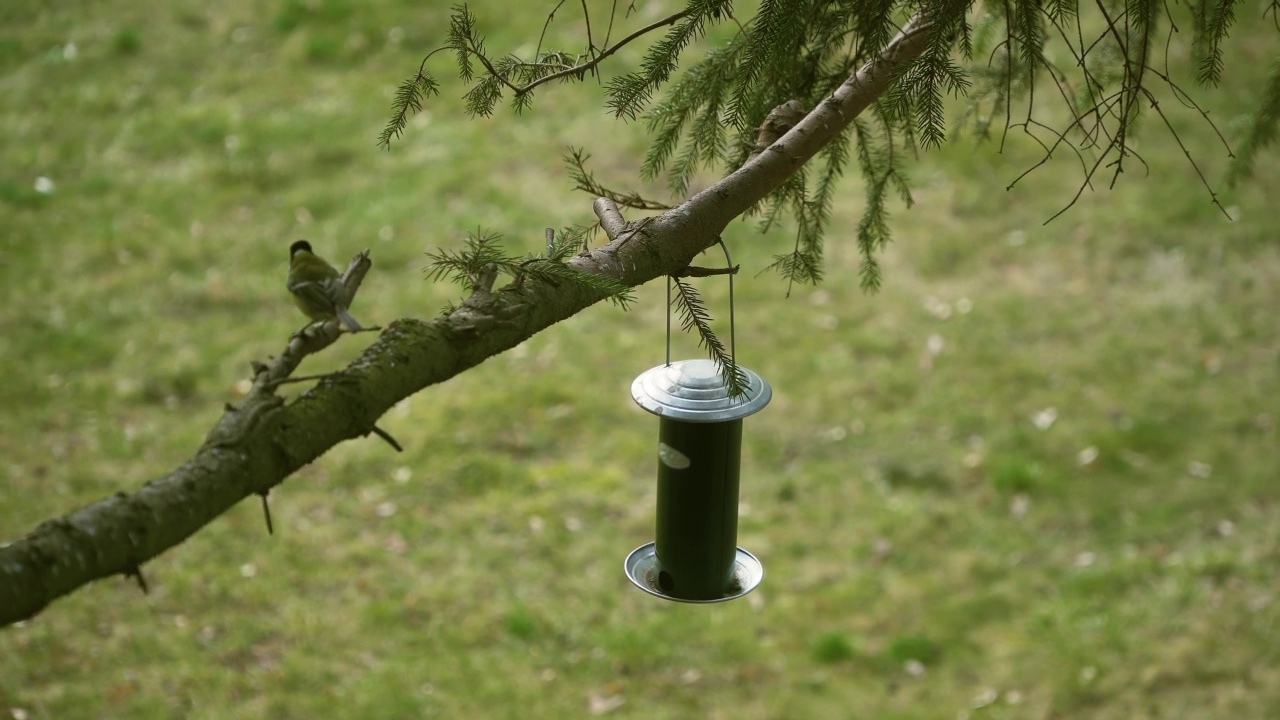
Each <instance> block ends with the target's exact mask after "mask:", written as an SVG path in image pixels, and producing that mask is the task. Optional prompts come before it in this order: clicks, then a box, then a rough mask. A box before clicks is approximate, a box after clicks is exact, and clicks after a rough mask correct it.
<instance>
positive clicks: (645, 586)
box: [624, 253, 772, 603]
mask: <svg viewBox="0 0 1280 720" xmlns="http://www.w3.org/2000/svg"><path fill="white" fill-rule="evenodd" d="M726 254H727V253H726ZM732 288H733V285H732V276H730V293H729V298H730V322H731V323H732V307H733V290H732ZM731 327H732V325H731ZM668 328H669V325H668ZM669 332H670V331H669V330H668V333H669ZM730 332H731V333H732V330H731V331H730ZM669 339H670V335H669V334H668V340H669ZM739 370H741V371H742V375H743V376H745V378H746V383H745V384H744V385H743V391H744V392H743V393H741V394H739V395H736V396H732V395H731V394H730V392H729V388H728V387H727V386H726V384H725V382H724V380H723V379H722V377H721V374H720V366H719V365H718V364H717V363H716V362H714V361H712V360H701V359H699V360H683V361H679V362H674V363H673V362H671V361H670V343H669V342H668V361H667V363H665V364H663V365H659V366H657V367H654V368H651V369H649V370H648V371H646V372H644V373H642V374H641V375H640V376H639V377H637V378H636V379H635V381H634V382H632V384H631V397H632V398H633V399H635V401H636V403H638V404H639V405H640V407H642V408H644V409H645V410H647V411H649V412H651V413H653V414H654V415H657V416H658V418H659V419H658V453H657V454H658V501H657V531H656V539H655V541H654V542H651V543H647V544H645V545H642V546H640V547H638V548H636V549H635V550H634V551H633V552H632V553H631V554H630V555H628V556H627V559H626V562H625V564H624V567H625V569H626V573H627V577H629V578H630V579H631V582H632V583H634V584H635V585H636V586H637V587H639V588H640V589H641V590H644V591H645V592H647V593H650V594H652V595H656V596H658V597H660V598H665V599H667V600H675V601H678V602H690V603H712V602H721V601H724V600H732V599H734V598H738V597H742V596H743V595H746V594H747V593H749V592H751V591H752V590H753V589H755V587H756V586H757V585H759V584H760V581H761V580H762V579H763V578H764V566H762V565H761V564H760V561H759V560H757V559H756V557H755V556H754V555H752V554H751V553H749V552H747V551H746V550H743V549H742V548H740V547H738V476H739V469H740V467H741V450H742V420H743V418H745V417H747V416H748V415H751V414H753V413H756V412H759V411H760V410H761V409H763V408H764V406H765V405H767V404H768V403H769V399H770V398H771V397H772V390H771V389H770V388H769V384H768V383H767V382H765V381H764V379H762V378H761V377H760V376H759V375H757V374H755V373H754V372H752V371H750V370H748V369H746V368H744V367H741V366H739Z"/></svg>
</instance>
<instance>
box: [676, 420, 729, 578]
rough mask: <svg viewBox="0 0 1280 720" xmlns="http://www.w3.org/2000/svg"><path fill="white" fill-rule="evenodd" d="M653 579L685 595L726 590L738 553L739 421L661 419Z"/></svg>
mask: <svg viewBox="0 0 1280 720" xmlns="http://www.w3.org/2000/svg"><path fill="white" fill-rule="evenodd" d="M658 440H659V444H658V512H657V516H658V517H657V539H656V545H657V555H658V564H659V566H660V570H659V573H658V586H659V587H661V588H662V590H663V591H665V592H667V593H668V594H671V595H677V596H679V597H682V598H686V599H689V600H710V599H718V598H720V597H723V596H724V594H725V592H726V590H727V589H729V587H730V586H731V585H732V582H733V570H734V560H735V559H736V558H737V554H738V470H739V467H740V462H739V458H740V456H741V451H742V421H741V420H731V421H729V422H721V423H691V422H683V421H680V420H672V419H670V418H662V420H661V421H660V422H659V424H658Z"/></svg>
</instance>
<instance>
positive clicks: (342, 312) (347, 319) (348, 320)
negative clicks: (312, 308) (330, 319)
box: [338, 307, 363, 332]
mask: <svg viewBox="0 0 1280 720" xmlns="http://www.w3.org/2000/svg"><path fill="white" fill-rule="evenodd" d="M338 319H339V320H341V321H342V324H343V325H345V326H346V328H347V330H350V331H351V332H355V331H357V330H362V329H363V328H361V327H360V323H358V322H356V319H355V318H353V317H351V313H349V312H347V309H346V308H344V307H339V308H338Z"/></svg>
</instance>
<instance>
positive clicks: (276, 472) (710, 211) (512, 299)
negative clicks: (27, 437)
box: [0, 18, 929, 626]
mask: <svg viewBox="0 0 1280 720" xmlns="http://www.w3.org/2000/svg"><path fill="white" fill-rule="evenodd" d="M928 30H929V25H928V23H926V22H923V21H921V20H920V19H919V18H915V19H913V20H912V21H911V22H909V23H907V25H906V26H904V28H903V30H902V31H901V32H900V33H899V34H898V35H897V36H896V37H895V38H894V39H893V40H892V41H890V43H889V44H888V46H887V47H886V48H885V49H884V50H883V51H882V52H881V53H880V54H879V55H878V56H877V57H875V58H873V59H872V60H870V61H868V62H867V63H866V64H865V65H864V66H863V67H862V68H861V69H859V70H858V72H857V73H855V74H854V76H853V77H851V78H849V79H848V80H847V81H846V82H845V83H844V84H843V85H842V86H841V87H840V88H839V89H838V90H837V91H836V92H835V93H834V94H832V95H831V96H830V97H829V98H827V100H825V101H824V102H822V103H820V104H819V105H818V107H816V108H815V109H814V110H813V111H812V112H810V113H809V114H808V115H807V116H806V117H805V118H804V119H803V120H801V121H800V122H798V123H796V125H795V127H793V128H792V129H791V130H790V131H788V132H787V133H786V134H785V135H783V136H782V137H781V138H779V139H778V141H777V142H775V143H774V144H773V145H772V146H771V147H770V151H768V152H763V153H761V154H760V155H758V156H757V157H755V158H754V159H752V160H751V161H749V162H747V163H746V164H745V165H743V166H742V167H741V168H739V169H738V170H737V171H735V172H734V173H732V174H731V175H729V176H728V177H725V178H724V179H722V180H720V181H719V182H717V183H716V184H714V185H712V186H711V187H709V188H707V189H706V190H704V191H702V192H700V193H698V194H697V195H696V196H694V197H693V198H691V199H689V200H688V201H687V202H685V203H684V204H683V205H681V206H679V207H677V208H674V209H672V210H669V211H667V212H665V213H663V214H662V215H658V216H655V217H652V218H645V219H644V220H643V221H641V222H639V223H627V222H625V221H624V220H623V219H622V216H621V214H620V213H618V211H617V207H616V205H615V206H613V207H612V208H610V207H609V205H612V203H608V201H605V203H608V204H603V203H601V202H600V201H597V204H596V210H597V213H598V214H599V215H600V218H601V221H602V222H601V224H602V226H603V227H604V229H605V232H606V233H607V234H608V235H609V238H610V240H611V242H609V243H608V244H606V245H604V246H602V247H600V248H597V249H596V250H594V251H591V252H589V253H584V254H582V255H579V256H576V257H574V258H572V259H571V260H569V261H568V262H567V265H568V266H569V267H571V268H573V269H575V270H577V271H580V272H585V273H598V274H604V275H608V276H610V277H613V278H615V279H616V280H618V281H620V282H621V283H623V284H625V285H627V286H631V287H634V286H637V285H641V284H643V283H646V282H649V281H650V280H654V279H656V278H659V277H663V276H665V275H672V274H675V273H678V272H680V271H681V270H682V269H683V268H685V267H686V266H688V265H689V263H690V261H691V260H692V259H693V258H694V256H696V255H697V254H698V253H699V252H701V251H702V250H705V249H706V248H708V247H710V246H711V245H713V244H714V243H715V242H716V241H717V239H718V237H719V236H720V233H721V231H722V230H723V229H724V228H725V227H726V226H727V225H728V224H729V223H730V222H731V221H732V220H733V219H734V218H736V217H738V216H739V215H741V214H742V213H743V212H745V211H746V210H747V209H748V208H749V207H751V206H752V205H753V204H755V203H756V202H758V201H759V200H760V199H761V198H763V197H765V196H766V195H768V194H769V193H770V192H771V191H773V190H774V189H776V188H777V187H779V186H781V185H782V184H783V183H784V182H785V181H786V180H787V178H789V177H790V176H791V175H792V174H794V173H795V172H796V171H797V170H798V169H799V168H800V167H801V165H803V164H804V162H805V161H807V160H808V159H809V158H811V157H813V156H814V155H815V154H816V153H817V152H818V151H819V150H821V149H822V147H823V146H824V145H826V144H827V143H829V142H831V141H832V140H834V139H835V138H836V137H838V135H839V134H840V132H841V130H843V129H844V128H845V127H846V126H848V125H849V124H850V123H851V122H853V120H854V118H855V117H857V115H858V114H859V113H860V112H862V111H863V110H864V109H866V108H867V107H868V106H869V105H871V104H872V103H873V102H874V101H875V100H876V99H877V98H879V97H880V96H881V94H883V93H884V92H885V91H886V90H887V89H888V88H889V85H890V84H891V82H892V81H893V79H894V78H896V77H898V75H899V73H900V72H901V70H902V69H903V68H904V67H905V66H906V65H907V64H909V63H910V62H911V61H912V60H914V59H915V58H916V57H918V56H919V55H920V54H921V53H922V52H923V50H924V48H925V46H926V44H927V41H928ZM641 230H643V232H641ZM357 258H359V256H357ZM365 260H367V256H366V257H365ZM357 264H360V263H357ZM367 270H368V267H364V269H363V270H361V271H352V270H351V269H349V270H348V276H347V278H346V281H347V283H348V285H347V286H348V289H349V292H351V293H352V294H354V290H355V288H356V287H358V286H359V279H360V278H363V276H364V272H367ZM353 272H358V275H352V273H353ZM353 283H354V284H353ZM484 295H486V297H484V298H483V302H481V301H478V300H477V301H476V302H470V301H469V302H466V303H463V305H461V306H460V307H458V308H457V309H455V310H454V311H452V312H450V313H449V314H447V315H444V316H442V317H440V318H437V319H435V320H432V321H430V322H424V321H422V320H416V319H409V318H406V319H401V320H396V321H394V322H392V323H391V324H390V325H388V326H387V327H386V329H384V330H383V331H382V333H381V334H380V336H379V337H378V339H377V340H376V341H375V342H374V343H373V344H372V345H370V346H369V347H368V348H367V349H366V350H365V351H364V352H363V353H362V354H361V356H360V357H359V358H357V359H356V360H355V362H353V363H352V364H351V365H350V366H348V367H347V368H346V369H345V370H343V371H341V372H337V373H334V374H332V375H330V376H327V377H326V378H324V379H322V380H320V381H319V382H318V383H317V385H316V386H315V387H313V388H311V389H310V390H308V391H306V392H305V393H303V394H302V395H301V396H299V397H298V398H296V399H294V400H293V401H292V402H289V403H286V402H285V401H284V399H282V398H280V397H278V396H276V395H275V394H274V387H275V381H276V380H277V379H279V378H283V377H287V376H288V375H289V374H290V373H291V372H292V371H293V370H294V368H296V367H297V363H298V362H301V358H302V356H303V355H305V354H306V353H308V352H315V350H316V349H320V348H323V347H326V346H327V345H328V344H329V343H332V342H333V341H334V340H335V339H336V338H337V334H334V335H333V337H332V338H330V336H329V334H328V333H327V331H325V330H324V328H325V327H327V325H323V324H322V325H319V326H312V327H318V329H317V331H316V332H314V333H312V334H311V335H310V336H308V335H307V333H298V334H297V335H295V336H294V337H293V338H291V339H290V341H289V346H288V348H287V349H286V351H285V352H284V353H283V354H282V355H281V356H280V357H279V358H276V359H275V360H273V361H272V363H271V364H269V365H265V366H260V367H259V368H258V370H257V372H256V373H255V379H254V386H253V389H252V390H251V391H250V394H249V396H248V397H246V399H245V401H244V402H242V403H241V404H240V405H239V406H234V407H232V406H228V408H227V412H226V413H225V414H224V415H223V417H222V418H221V419H220V420H219V421H218V423H217V425H216V426H215V427H214V428H213V430H212V431H211V432H210V433H209V436H208V438H206V440H205V442H204V444H203V445H202V446H201V447H200V448H199V450H197V452H196V454H195V456H194V457H192V458H191V459H190V460H188V461H187V462H185V463H183V464H182V465H181V466H179V467H177V468H176V469H174V470H172V471H170V472H169V473H167V474H165V475H163V476H161V477H158V478H156V479H154V480H152V481H150V482H148V483H147V484H146V485H144V486H143V487H142V488H141V489H140V490H138V491H137V492H135V493H133V494H132V495H129V494H126V493H118V494H116V495H114V496H112V497H109V498H107V499H104V500H101V501H99V502H97V503H95V504H93V505H91V506H89V507H86V508H83V509H81V510H78V511H76V512H74V513H72V514H70V515H68V516H66V517H63V518H58V519H55V520H50V521H47V522H45V523H42V524H41V525H40V526H39V527H37V528H36V529H35V530H33V531H32V532H31V533H29V534H28V535H27V536H26V537H24V538H22V539H20V540H17V541H15V542H13V543H10V544H8V545H5V546H3V547H0V626H2V625H8V624H10V623H13V622H15V621H18V620H23V619H25V618H29V617H31V616H33V615H35V614H36V613H38V612H40V610H42V609H43V608H44V607H46V606H47V605H48V604H49V603H50V602H52V601H53V600H55V599H57V598H59V597H61V596H63V595H66V594H69V593H71V592H73V591H74V590H76V589H77V588H79V587H81V586H83V585H85V584H87V583H89V582H91V581H93V580H97V579H100V578H105V577H110V576H112V575H118V574H126V575H130V576H138V575H140V573H139V568H140V567H141V566H142V564H143V563H145V562H146V561H148V560H150V559H152V558H154V557H156V556H157V555H159V554H161V553H162V552H164V551H165V550H168V549H169V548H171V547H174V546H175V545H177V544H179V543H181V542H182V541H184V540H186V539H187V538H188V537H190V536H191V535H192V534H194V533H195V532H196V531H198V530H199V529H200V528H202V527H203V526H204V525H205V524H207V523H209V522H210V521H212V520H213V519H214V518H216V517H218V516H219V515H221V514H222V513H223V512H226V511H227V510H228V509H229V508H230V507H231V506H232V505H234V504H236V503H237V502H239V501H240V500H242V499H244V498H246V497H248V496H250V495H263V494H265V493H267V492H269V491H270V490H271V488H273V487H275V486H276V485H279V484H280V483H281V482H282V481H283V480H284V479H285V478H287V477H288V476H289V475H291V474H292V473H294V472H295V471H297V470H298V469H299V468H301V467H303V466H304V465H307V464H308V463H310V462H312V461H313V460H315V459H316V458H319V457H320V456H321V455H323V454H324V453H325V452H327V451H328V450H329V449H330V448H332V447H333V446H334V445H337V444H338V443H340V442H342V441H344V440H350V439H353V438H357V437H363V436H366V435H368V434H370V433H374V432H376V430H375V423H376V422H377V420H378V418H380V417H381V416H382V415H383V414H384V413H385V412H387V411H388V410H390V409H391V407H392V406H394V405H395V404H396V403H397V402H399V401H400V400H402V399H404V398H406V397H408V396H410V395H412V394H414V393H416V392H418V391H420V390H422V389H423V388H426V387H428V386H430V385H434V384H436V383H439V382H443V381H445V380H447V379H449V378H451V377H453V376H454V375H457V374H458V373H461V372H463V371H465V370H467V369H469V368H471V367H474V366H476V365H478V364H480V363H481V362H483V361H484V360H485V359H487V358H489V357H491V356H493V355H496V354H498V353H500V352H502V351H504V350H508V349H510V348H513V347H515V346H516V345H519V344H520V343H522V342H524V341H525V340H527V339H528V338H529V337H531V336H532V335H534V334H535V333H537V332H539V331H541V330H543V329H546V328H548V327H550V326H551V325H554V324H555V323H557V322H560V321H561V320H564V319H566V318H569V317H571V316H573V315H575V314H577V313H578V312H581V311H582V310H584V309H586V308H588V307H590V306H591V305H594V304H595V303H597V302H599V301H600V300H603V299H605V298H606V295H605V294H604V293H602V292H600V291H598V290H593V289H591V288H590V287H587V286H584V285H583V284H580V283H559V284H556V283H554V281H553V280H550V279H537V278H530V279H527V280H526V281H525V282H522V283H521V282H512V283H510V284H508V285H506V286H505V287H503V288H500V289H498V290H496V291H494V292H492V293H484ZM477 298H479V294H477V295H473V299H477Z"/></svg>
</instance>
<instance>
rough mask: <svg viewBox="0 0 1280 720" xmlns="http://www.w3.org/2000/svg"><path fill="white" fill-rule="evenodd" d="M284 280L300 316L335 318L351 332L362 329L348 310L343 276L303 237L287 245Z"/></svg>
mask: <svg viewBox="0 0 1280 720" xmlns="http://www.w3.org/2000/svg"><path fill="white" fill-rule="evenodd" d="M285 283H286V286H287V287H288V288H289V292H290V293H291V294H292V295H293V303H294V304H295V305H297V306H298V309H299V310H301V311H302V314H303V315H306V316H307V317H309V318H311V319H312V320H318V321H325V320H334V319H337V320H339V321H341V322H342V324H343V325H344V326H345V327H346V328H347V330H350V331H351V332H355V331H356V330H359V329H361V328H360V323H358V322H356V319H355V318H353V317H351V314H350V313H348V312H347V289H346V287H344V286H343V284H342V275H341V274H340V273H339V272H338V271H337V270H335V269H334V267H333V266H332V265H330V264H329V263H327V262H325V261H324V259H323V258H321V257H320V256H319V255H316V254H315V253H314V252H312V251H311V243H309V242H307V241H306V240H299V241H297V242H295V243H294V244H292V245H290V246H289V279H288V280H287V281H285Z"/></svg>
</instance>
